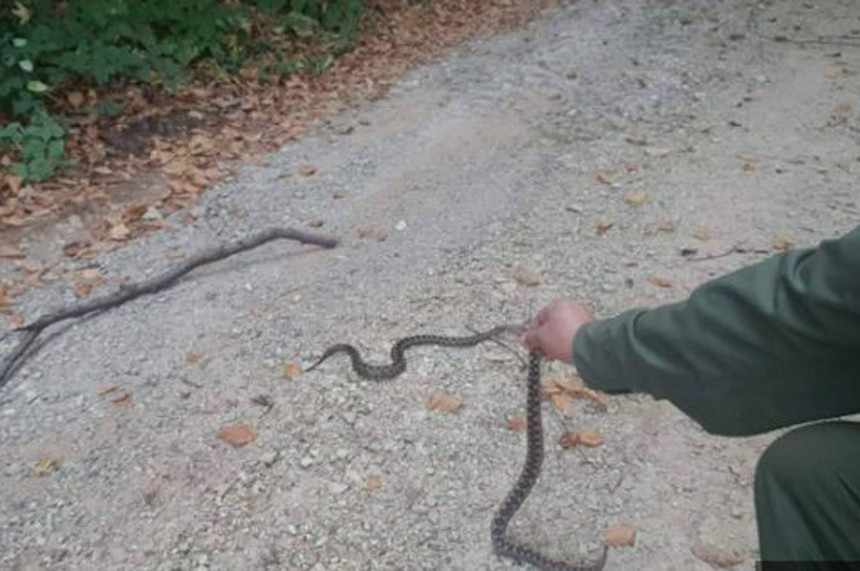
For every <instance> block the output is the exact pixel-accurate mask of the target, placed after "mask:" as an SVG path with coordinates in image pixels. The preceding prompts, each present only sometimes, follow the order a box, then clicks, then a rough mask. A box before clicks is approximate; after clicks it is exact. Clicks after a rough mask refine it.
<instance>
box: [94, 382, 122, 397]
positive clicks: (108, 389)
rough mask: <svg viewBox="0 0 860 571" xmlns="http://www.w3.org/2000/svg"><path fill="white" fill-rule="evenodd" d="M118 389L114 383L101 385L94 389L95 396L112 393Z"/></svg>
mask: <svg viewBox="0 0 860 571" xmlns="http://www.w3.org/2000/svg"><path fill="white" fill-rule="evenodd" d="M117 389H119V385H117V384H114V383H105V384H103V385H99V386H97V387H96V394H97V395H106V394H108V393H112V392H114V391H115V390H117Z"/></svg>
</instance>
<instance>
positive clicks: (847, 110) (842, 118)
mask: <svg viewBox="0 0 860 571" xmlns="http://www.w3.org/2000/svg"><path fill="white" fill-rule="evenodd" d="M851 111H852V106H851V103H850V102H848V101H845V102H844V103H840V104H839V105H837V106H836V107H835V108H834V109H833V113H831V114H830V121H828V122H827V125H828V126H830V127H835V126H837V125H842V124H843V123H846V122H848V118H849V117H851Z"/></svg>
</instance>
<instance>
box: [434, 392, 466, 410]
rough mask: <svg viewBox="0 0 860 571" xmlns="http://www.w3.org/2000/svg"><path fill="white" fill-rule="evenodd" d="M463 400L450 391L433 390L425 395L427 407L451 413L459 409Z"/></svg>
mask: <svg viewBox="0 0 860 571" xmlns="http://www.w3.org/2000/svg"><path fill="white" fill-rule="evenodd" d="M462 406H463V401H462V399H460V398H459V397H457V396H455V395H452V394H450V393H444V392H441V391H434V392H432V393H430V396H429V397H427V408H428V409H430V410H435V411H438V412H448V413H453V412H457V411H458V410H460V408H461V407H462Z"/></svg>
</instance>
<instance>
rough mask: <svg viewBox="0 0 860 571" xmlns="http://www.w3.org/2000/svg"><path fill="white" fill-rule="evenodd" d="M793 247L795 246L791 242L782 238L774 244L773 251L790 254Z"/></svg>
mask: <svg viewBox="0 0 860 571" xmlns="http://www.w3.org/2000/svg"><path fill="white" fill-rule="evenodd" d="M793 246H794V244H792V243H791V240H789V239H788V238H786V237H785V236H780V237H779V238H777V239H776V240H774V242H773V249H774V250H775V251H777V252H780V253H785V252H788V251H789V250H791V248H792V247H793Z"/></svg>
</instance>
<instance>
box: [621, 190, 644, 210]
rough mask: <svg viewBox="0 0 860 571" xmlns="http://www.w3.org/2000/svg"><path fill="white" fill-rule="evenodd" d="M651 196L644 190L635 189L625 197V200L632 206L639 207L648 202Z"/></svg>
mask: <svg viewBox="0 0 860 571" xmlns="http://www.w3.org/2000/svg"><path fill="white" fill-rule="evenodd" d="M649 198H650V195H649V194H648V193H647V192H645V191H644V190H634V191H633V192H631V193H630V194H628V195H627V196H626V197H625V198H624V202H626V203H627V206H630V207H631V208H637V207H639V206H642V205H643V204H645V203H646V202H648V199H649Z"/></svg>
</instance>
